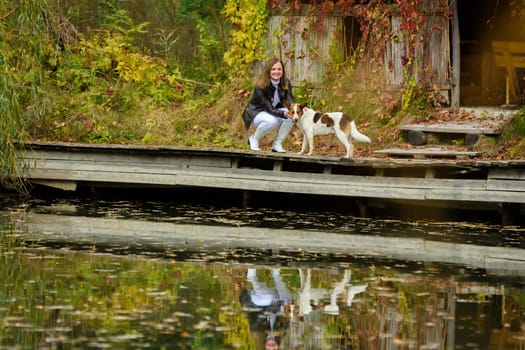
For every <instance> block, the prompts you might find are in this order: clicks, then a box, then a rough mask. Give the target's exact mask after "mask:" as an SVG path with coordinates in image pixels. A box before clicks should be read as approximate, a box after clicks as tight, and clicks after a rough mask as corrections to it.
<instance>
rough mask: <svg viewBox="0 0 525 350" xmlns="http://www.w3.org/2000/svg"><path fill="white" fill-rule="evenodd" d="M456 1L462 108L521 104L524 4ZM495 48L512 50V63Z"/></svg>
mask: <svg viewBox="0 0 525 350" xmlns="http://www.w3.org/2000/svg"><path fill="white" fill-rule="evenodd" d="M451 1H454V0H451ZM457 1H458V16H459V27H460V38H461V89H460V91H461V95H460V100H461V101H460V102H461V105H463V106H482V105H504V104H522V103H523V91H525V80H524V77H525V29H524V26H523V23H524V19H525V16H524V14H525V8H524V5H523V2H522V1H502V0H457ZM508 43H511V44H510V46H508ZM515 44H516V45H515ZM498 45H500V46H501V45H503V46H502V47H505V48H509V47H510V48H511V49H510V54H511V56H512V57H511V61H508V60H507V61H505V58H504V53H503V51H501V49H498V47H500V46H498ZM521 46H523V52H521ZM505 52H506V51H505ZM509 62H510V63H509ZM512 72H513V73H512ZM512 75H514V78H513V77H512ZM509 78H510V79H509ZM513 84H515V85H514V86H513Z"/></svg>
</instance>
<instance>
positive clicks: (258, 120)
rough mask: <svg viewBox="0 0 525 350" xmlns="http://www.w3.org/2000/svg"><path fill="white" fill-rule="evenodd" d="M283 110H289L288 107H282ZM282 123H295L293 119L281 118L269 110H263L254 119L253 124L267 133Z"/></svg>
mask: <svg viewBox="0 0 525 350" xmlns="http://www.w3.org/2000/svg"><path fill="white" fill-rule="evenodd" d="M280 110H281V111H285V112H287V111H288V108H280ZM281 123H290V124H291V123H293V121H292V120H291V119H289V118H279V117H276V116H274V115H272V114H270V113H268V112H265V111H262V112H259V113H258V114H257V115H256V116H255V118H254V119H253V122H252V124H253V126H254V127H255V128H256V129H259V128H260V130H261V132H262V133H264V134H266V133H268V132H270V131H272V130H273V129H275V128H276V127H278V126H280V125H281Z"/></svg>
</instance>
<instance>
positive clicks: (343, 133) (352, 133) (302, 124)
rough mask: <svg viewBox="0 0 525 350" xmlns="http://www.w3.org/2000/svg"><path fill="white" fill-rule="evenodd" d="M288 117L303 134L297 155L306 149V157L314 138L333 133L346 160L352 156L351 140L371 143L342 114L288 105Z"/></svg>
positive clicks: (311, 150) (311, 151)
mask: <svg viewBox="0 0 525 350" xmlns="http://www.w3.org/2000/svg"><path fill="white" fill-rule="evenodd" d="M287 107H288V110H289V112H288V115H289V117H290V118H291V119H292V120H293V121H294V123H295V124H296V125H297V126H298V127H299V129H301V131H302V132H303V146H302V148H301V152H299V154H303V153H304V152H305V151H306V148H307V147H308V155H312V153H313V150H314V136H315V135H327V134H332V133H334V134H335V135H336V136H337V138H338V139H339V141H341V143H343V145H344V146H345V148H346V158H352V157H353V155H354V145H353V144H352V138H353V139H355V140H356V141H360V142H371V141H370V138H369V137H368V136H366V135H363V134H361V133H360V132H359V130H357V127H356V125H355V121H354V120H353V119H352V118H351V117H350V116H349V115H348V114H346V113H343V112H328V113H322V112H318V111H315V110H313V109H310V108H308V107H306V105H305V104H298V103H292V104H288V106H287Z"/></svg>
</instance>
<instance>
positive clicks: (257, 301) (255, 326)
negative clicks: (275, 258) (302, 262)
mask: <svg viewBox="0 0 525 350" xmlns="http://www.w3.org/2000/svg"><path fill="white" fill-rule="evenodd" d="M271 274H272V279H273V287H272V288H269V287H268V286H267V285H266V283H265V282H263V281H260V280H259V278H258V276H257V270H256V269H248V271H247V273H246V279H247V281H248V282H250V284H251V287H252V288H251V289H250V290H248V289H246V288H244V289H243V290H242V291H241V295H240V301H241V304H242V305H243V308H244V311H245V312H246V314H247V316H248V321H249V323H250V333H251V335H252V339H253V340H254V341H255V342H256V344H258V345H257V347H259V346H262V345H263V344H264V348H265V349H271V350H276V349H278V348H279V342H278V339H281V340H282V334H281V335H280V336H279V337H277V335H279V333H282V331H283V330H285V329H286V316H285V315H284V307H283V305H287V304H289V302H290V298H291V295H290V291H289V290H288V287H287V286H286V284H285V283H284V282H283V280H282V278H281V275H280V271H279V269H272V271H271ZM278 315H281V316H283V317H281V318H283V319H284V322H282V320H280V318H279V317H278Z"/></svg>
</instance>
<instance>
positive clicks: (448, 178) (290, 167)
mask: <svg viewBox="0 0 525 350" xmlns="http://www.w3.org/2000/svg"><path fill="white" fill-rule="evenodd" d="M26 147H28V148H27V150H26V151H23V152H21V155H20V162H21V164H22V165H23V166H24V167H25V168H26V171H25V173H24V176H25V178H26V179H27V180H28V181H29V182H31V183H34V184H40V185H45V186H50V187H55V188H60V189H63V190H76V189H77V188H78V187H80V186H87V187H129V188H133V187H156V188H166V187H180V186H185V187H188V186H189V187H203V188H221V189H232V190H240V191H244V192H246V193H249V192H251V191H266V192H281V193H297V194H303V195H321V196H338V197H348V198H352V199H355V200H358V201H359V203H360V204H359V205H360V207H361V208H362V209H363V210H362V215H366V208H367V207H369V206H374V205H377V204H378V203H379V205H383V203H384V202H385V201H394V202H396V201H397V202H399V201H402V202H407V201H408V202H410V203H412V204H415V205H417V206H426V205H428V206H443V207H447V208H453V207H456V208H462V209H466V208H469V207H472V208H477V209H479V208H481V209H483V210H485V209H486V210H497V211H501V213H502V214H503V217H504V218H505V217H509V218H512V217H514V218H516V217H517V218H518V219H519V218H520V217H521V216H522V215H523V212H525V161H523V160H516V161H481V160H476V159H464V160H462V159H454V160H450V159H387V158H384V159H382V158H355V159H345V158H334V157H315V156H314V157H311V156H299V155H296V154H294V153H285V154H277V153H270V152H253V151H242V150H240V151H229V150H219V149H199V148H184V147H168V146H166V147H157V146H128V145H95V144H69V143H42V142H35V143H30V144H27V145H26ZM514 221H516V220H514ZM522 222H523V221H522Z"/></svg>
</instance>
